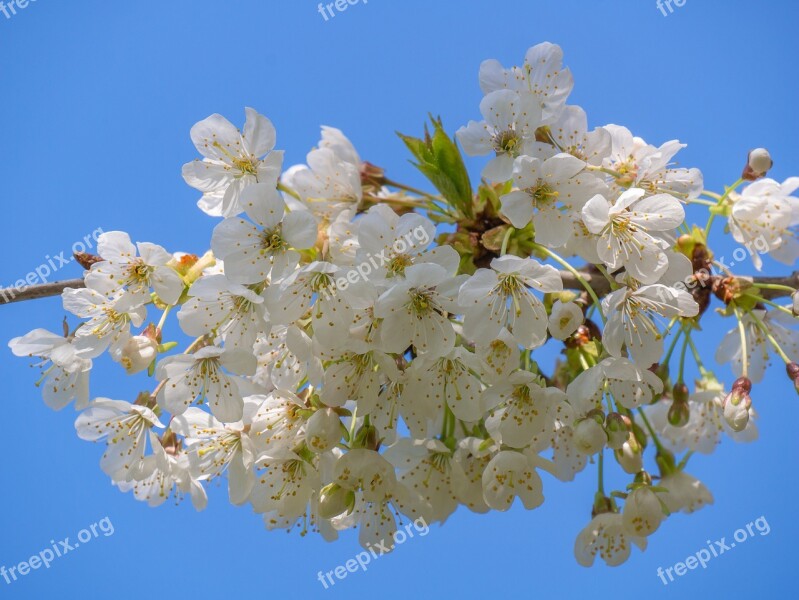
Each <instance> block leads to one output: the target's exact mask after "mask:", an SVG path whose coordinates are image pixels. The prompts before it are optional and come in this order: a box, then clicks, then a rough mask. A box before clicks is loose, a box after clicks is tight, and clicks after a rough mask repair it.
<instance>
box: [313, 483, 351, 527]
mask: <svg viewBox="0 0 799 600" xmlns="http://www.w3.org/2000/svg"><path fill="white" fill-rule="evenodd" d="M354 506H355V492H353V491H352V490H346V489H344V488H343V487H341V486H340V485H339V484H337V483H331V484H330V485H326V486H325V487H323V488H322V490H321V491H320V492H319V516H320V517H322V518H323V519H332V518H334V517H337V516H339V515H340V514H343V513H345V512H351V511H352V509H353V507H354Z"/></svg>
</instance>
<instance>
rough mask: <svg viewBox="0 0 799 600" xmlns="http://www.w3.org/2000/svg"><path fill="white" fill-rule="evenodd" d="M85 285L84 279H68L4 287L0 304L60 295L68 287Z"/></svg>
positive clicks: (0, 290) (0, 295) (0, 292)
mask: <svg viewBox="0 0 799 600" xmlns="http://www.w3.org/2000/svg"><path fill="white" fill-rule="evenodd" d="M83 287H86V284H85V283H84V282H83V279H67V280H65V281H54V282H53V283H40V284H38V285H29V286H25V287H19V288H2V289H0V304H11V303H12V302H22V301H23V300H35V299H37V298H49V297H51V296H60V295H61V292H63V291H64V290H65V289H66V288H83Z"/></svg>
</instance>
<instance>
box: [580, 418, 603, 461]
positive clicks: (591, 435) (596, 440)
mask: <svg viewBox="0 0 799 600" xmlns="http://www.w3.org/2000/svg"><path fill="white" fill-rule="evenodd" d="M607 441H608V436H607V434H606V433H605V430H604V429H603V428H602V425H600V424H599V423H597V422H596V420H595V419H592V418H587V419H583V420H582V421H580V422H578V423H577V425H576V426H575V427H574V444H575V446H576V448H577V450H578V452H582V453H583V454H588V455H591V454H596V453H597V452H599V451H600V450H602V448H604V447H605V443H606V442H607Z"/></svg>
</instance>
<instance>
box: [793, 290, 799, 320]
mask: <svg viewBox="0 0 799 600" xmlns="http://www.w3.org/2000/svg"><path fill="white" fill-rule="evenodd" d="M791 311H792V312H793V316H794V317H799V292H794V293H793V294H791Z"/></svg>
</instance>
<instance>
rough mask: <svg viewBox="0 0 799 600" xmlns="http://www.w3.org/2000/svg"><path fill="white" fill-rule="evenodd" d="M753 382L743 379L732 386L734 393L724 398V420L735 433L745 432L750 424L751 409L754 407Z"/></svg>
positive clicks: (737, 380)
mask: <svg viewBox="0 0 799 600" xmlns="http://www.w3.org/2000/svg"><path fill="white" fill-rule="evenodd" d="M750 391H752V382H751V381H750V380H749V379H748V378H746V377H741V378H739V379H736V380H735V383H733V384H732V391H731V392H730V393H729V394H727V396H726V397H725V398H724V403H723V409H724V420H725V421H727V424H728V425H729V426H730V428H731V429H732V430H733V431H743V430H744V429H746V425H747V424H748V423H749V408H750V407H751V406H752V398H751V397H750V396H749V392H750Z"/></svg>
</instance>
